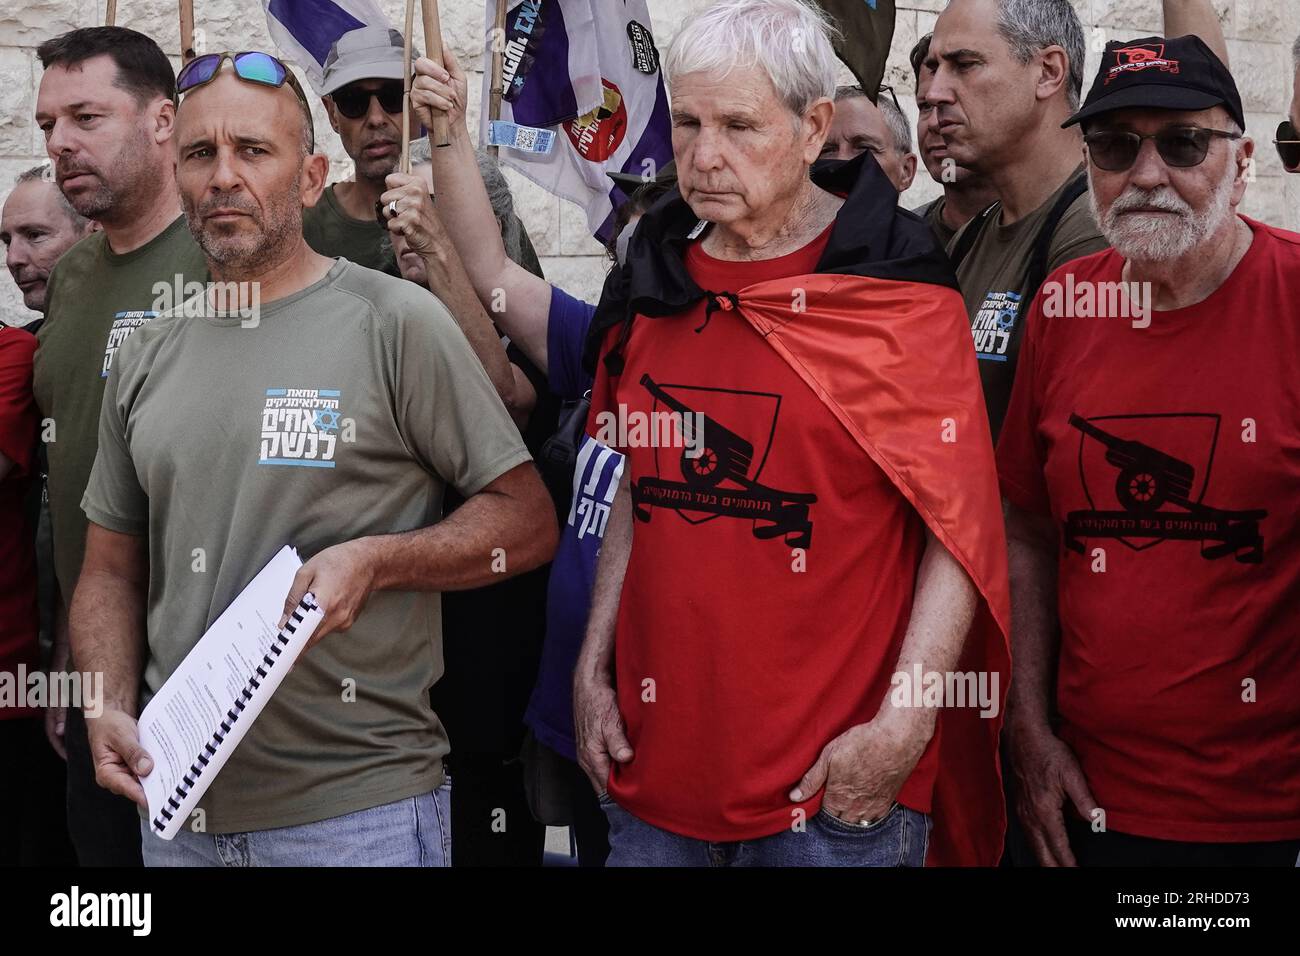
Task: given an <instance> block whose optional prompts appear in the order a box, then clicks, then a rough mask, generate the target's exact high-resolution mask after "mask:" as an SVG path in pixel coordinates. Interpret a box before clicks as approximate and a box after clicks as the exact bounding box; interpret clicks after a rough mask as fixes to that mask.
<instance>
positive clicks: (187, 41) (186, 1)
mask: <svg viewBox="0 0 1300 956" xmlns="http://www.w3.org/2000/svg"><path fill="white" fill-rule="evenodd" d="M192 59H194V0H181V64H182V65H184V64H186V63H188V62H190V60H192Z"/></svg>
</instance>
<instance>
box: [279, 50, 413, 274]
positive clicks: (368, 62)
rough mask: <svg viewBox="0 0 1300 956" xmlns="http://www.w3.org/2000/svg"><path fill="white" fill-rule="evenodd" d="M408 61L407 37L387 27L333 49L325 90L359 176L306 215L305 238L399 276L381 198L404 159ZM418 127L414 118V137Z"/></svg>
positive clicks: (325, 251) (330, 189) (331, 190)
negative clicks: (378, 208) (379, 210)
mask: <svg viewBox="0 0 1300 956" xmlns="http://www.w3.org/2000/svg"><path fill="white" fill-rule="evenodd" d="M403 62H404V61H403V58H402V35H401V34H400V33H398V32H397V31H396V30H390V29H388V28H387V27H378V26H376V27H362V28H361V29H359V30H353V31H351V32H350V33H345V34H343V36H341V37H339V39H338V41H337V42H336V43H335V44H334V45H333V46H332V47H331V48H330V52H329V56H328V57H326V59H325V79H324V85H323V87H322V89H321V92H322V95H323V99H324V103H325V112H326V115H328V116H329V121H330V125H331V126H333V127H334V132H336V133H338V134H339V139H340V140H342V141H343V149H344V151H346V152H347V154H348V156H349V157H350V158H351V159H352V162H353V168H354V175H353V177H352V179H351V180H350V181H348V182H341V183H335V184H334V185H332V186H327V187H326V188H325V192H324V193H323V194H322V195H321V198H320V201H319V202H318V203H316V205H315V206H312V207H310V208H308V209H304V210H303V220H302V231H303V236H304V237H305V238H306V240H307V244H308V245H309V246H311V247H312V249H314V250H315V251H316V252H318V253H320V254H321V255H323V256H342V257H343V258H345V259H350V260H351V261H353V262H355V263H357V264H358V265H363V266H366V267H367V268H370V269H378V270H380V271H381V272H388V273H391V274H393V275H397V274H398V273H397V264H396V261H395V260H394V258H393V250H392V247H391V246H390V245H389V244H388V243H386V242H385V241H384V240H385V238H386V237H387V235H388V231H387V230H386V229H385V228H384V226H383V225H382V224H381V223H380V222H379V220H378V219H377V218H376V214H375V203H376V202H377V201H378V199H379V196H380V194H381V193H383V191H384V190H385V189H386V188H387V187H386V186H385V183H384V179H385V177H387V176H388V175H389V173H392V172H395V171H396V170H397V164H398V161H399V160H400V159H401V153H402V74H403ZM418 133H419V124H418V123H417V122H416V120H415V119H414V117H412V119H411V135H412V136H416V135H418Z"/></svg>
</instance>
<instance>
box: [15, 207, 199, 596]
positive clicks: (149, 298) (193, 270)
mask: <svg viewBox="0 0 1300 956" xmlns="http://www.w3.org/2000/svg"><path fill="white" fill-rule="evenodd" d="M178 276H179V277H180V278H179V279H178V278H177V277H178ZM207 278H208V267H207V264H206V263H205V262H204V260H203V253H202V252H201V251H200V249H199V247H198V245H197V244H196V243H195V242H194V239H193V238H192V237H191V235H190V231H189V228H188V227H187V226H186V224H185V217H184V216H178V217H177V218H176V221H175V222H173V223H172V224H171V225H170V226H168V227H167V228H166V229H164V230H163V231H162V232H161V233H159V234H158V235H157V236H155V237H154V238H153V239H152V240H150V241H149V242H148V243H146V244H145V245H143V246H141V247H140V248H139V249H135V250H133V251H131V252H128V253H126V254H124V255H117V254H115V253H114V252H113V251H112V250H111V249H110V248H109V246H108V240H107V239H106V238H105V236H104V234H103V233H102V232H96V233H93V234H91V235H89V236H87V237H86V238H85V239H83V240H81V242H79V243H77V244H76V245H75V246H73V247H72V248H71V249H69V250H68V251H67V252H66V253H64V255H63V258H62V259H60V260H59V263H58V265H57V266H55V268H54V271H53V272H52V273H51V274H50V281H49V297H48V300H47V301H48V313H47V317H46V320H45V323H44V324H43V325H42V326H41V330H40V333H39V334H38V335H37V342H38V343H39V345H38V348H37V350H36V367H35V371H34V390H35V393H36V402H37V404H38V405H39V406H40V409H41V414H42V415H43V416H44V417H45V418H48V419H51V420H52V421H53V424H54V433H53V435H52V436H51V437H52V438H53V441H49V442H47V443H46V449H47V451H48V454H49V476H50V478H49V493H50V521H51V525H52V529H53V536H54V566H55V574H56V576H57V578H58V582H59V590H60V593H61V595H62V599H63V602H64V607H67V606H68V604H70V603H71V601H72V591H73V588H74V587H75V586H76V583H77V575H78V574H79V573H80V572H81V559H82V555H83V553H84V550H85V546H86V516H85V514H83V513H82V510H81V496H82V494H83V493H84V492H85V490H86V481H87V479H89V478H90V466H91V465H92V464H94V461H95V447H96V444H97V442H98V435H99V406H100V403H101V399H102V398H103V395H104V383H105V382H106V381H107V380H108V372H109V369H110V368H111V367H112V364H113V360H114V356H115V355H116V354H117V350H118V348H119V347H120V346H121V344H122V342H124V341H125V340H126V337H127V336H128V335H130V334H131V333H132V332H134V331H135V330H136V329H137V328H139V327H140V326H141V325H143V324H144V323H145V322H147V321H149V319H150V318H152V317H153V316H154V315H156V314H157V313H158V312H159V311H162V310H164V309H169V308H171V307H172V306H174V305H176V304H177V303H178V302H180V301H182V300H183V299H184V298H185V291H184V289H185V285H186V284H187V283H190V282H206V281H207ZM177 282H179V283H180V291H179V292H178V291H177V288H176V284H177Z"/></svg>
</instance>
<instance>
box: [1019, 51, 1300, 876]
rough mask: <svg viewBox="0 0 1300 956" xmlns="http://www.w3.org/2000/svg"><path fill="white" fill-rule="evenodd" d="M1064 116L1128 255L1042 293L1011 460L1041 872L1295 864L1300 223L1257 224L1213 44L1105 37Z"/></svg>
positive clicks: (1032, 809)
mask: <svg viewBox="0 0 1300 956" xmlns="http://www.w3.org/2000/svg"><path fill="white" fill-rule="evenodd" d="M1068 124H1070V125H1075V124H1079V125H1081V126H1082V127H1083V130H1084V134H1085V135H1084V143H1085V150H1084V152H1085V156H1086V159H1087V170H1088V180H1089V186H1090V189H1091V196H1092V205H1093V209H1094V214H1095V216H1096V220H1097V222H1098V224H1099V225H1100V227H1101V229H1102V231H1103V232H1104V233H1105V236H1106V239H1107V240H1108V241H1109V242H1110V243H1111V245H1112V247H1113V248H1112V249H1111V250H1109V251H1106V252H1102V253H1098V254H1096V255H1092V256H1088V257H1086V258H1082V259H1078V260H1076V261H1075V262H1072V263H1070V264H1069V265H1067V266H1065V267H1064V268H1062V269H1060V270H1058V271H1057V272H1056V273H1054V274H1053V275H1051V276H1049V277H1048V279H1047V282H1046V283H1045V284H1044V286H1043V289H1042V292H1040V294H1039V296H1038V298H1037V299H1036V300H1035V301H1034V303H1033V306H1032V308H1031V311H1030V322H1029V328H1028V333H1027V337H1026V339H1025V344H1024V349H1023V351H1022V353H1021V359H1020V368H1021V371H1020V374H1019V375H1018V376H1017V379H1016V385H1015V391H1014V393H1013V396H1012V399H1011V406H1010V413H1009V414H1008V416H1007V424H1006V427H1005V428H1004V429H1003V432H1002V438H1001V442H1000V444H999V446H998V463H999V470H1000V474H1001V481H1002V488H1003V494H1004V496H1005V497H1006V499H1007V535H1008V538H1009V541H1010V562H1011V583H1012V601H1013V604H1012V607H1013V637H1014V641H1015V647H1016V670H1015V680H1014V682H1013V683H1012V691H1011V702H1010V710H1009V712H1008V729H1009V733H1010V741H1011V745H1012V752H1013V756H1014V760H1013V762H1014V765H1015V769H1016V777H1017V779H1018V782H1019V786H1020V792H1021V796H1020V799H1019V800H1018V807H1019V811H1020V815H1021V819H1022V820H1023V821H1024V823H1025V828H1026V831H1027V833H1028V836H1029V838H1030V840H1031V842H1032V844H1033V845H1034V848H1035V852H1036V854H1037V856H1038V859H1039V860H1040V862H1042V863H1043V864H1044V865H1074V864H1075V863H1078V864H1082V865H1202V866H1204V865H1219V866H1243V865H1276V866H1291V865H1293V864H1294V863H1295V860H1296V856H1297V851H1300V736H1298V735H1297V728H1298V727H1300V698H1297V696H1296V694H1295V693H1294V688H1295V687H1296V686H1297V684H1300V656H1297V654H1296V651H1295V648H1296V641H1295V636H1296V635H1295V595H1296V593H1297V591H1300V515H1298V514H1297V512H1296V509H1295V506H1294V505H1295V495H1296V488H1297V487H1300V456H1297V453H1296V450H1297V448H1300V393H1298V392H1297V390H1296V388H1295V370H1294V363H1295V356H1296V355H1297V354H1300V322H1298V321H1297V312H1296V303H1297V302H1300V235H1297V234H1295V233H1291V232H1285V231H1283V230H1280V229H1275V228H1272V227H1270V226H1266V225H1264V224H1263V223H1259V222H1256V221H1254V220H1251V219H1247V218H1246V217H1244V216H1241V215H1239V214H1238V213H1237V206H1238V204H1239V203H1240V201H1241V198H1242V196H1243V194H1244V193H1245V190H1246V184H1247V182H1248V179H1249V176H1250V170H1251V158H1252V155H1253V153H1254V144H1253V143H1252V142H1251V140H1249V139H1247V138H1245V136H1244V135H1243V131H1244V129H1245V117H1244V114H1243V112H1242V104H1241V98H1240V96H1239V95H1238V92H1237V88H1236V85H1235V83H1234V82H1233V79H1232V75H1231V74H1230V73H1229V72H1228V69H1227V67H1226V66H1224V64H1223V62H1222V61H1221V60H1220V59H1219V58H1218V57H1217V56H1215V54H1214V53H1213V52H1212V51H1211V49H1210V48H1209V47H1208V46H1207V45H1206V44H1205V43H1204V42H1203V41H1202V40H1201V39H1200V38H1198V37H1195V36H1186V37H1175V38H1162V37H1146V38H1142V39H1138V40H1133V41H1129V42H1112V43H1110V44H1108V45H1107V48H1106V52H1105V53H1104V55H1103V57H1102V63H1101V69H1100V72H1099V75H1098V78H1097V80H1096V82H1095V83H1094V85H1093V87H1092V92H1091V93H1090V95H1089V97H1088V100H1087V102H1086V103H1085V104H1084V106H1083V108H1082V109H1081V110H1080V111H1078V112H1077V113H1076V114H1075V115H1074V116H1073V117H1071V118H1070V119H1069V120H1068ZM1062 543H1063V544H1064V547H1061V545H1062ZM1053 661H1057V663H1056V664H1055V673H1053V663H1052V662H1053ZM1053 687H1054V690H1053ZM1063 806H1064V808H1065V809H1064V811H1063V810H1062V807H1063Z"/></svg>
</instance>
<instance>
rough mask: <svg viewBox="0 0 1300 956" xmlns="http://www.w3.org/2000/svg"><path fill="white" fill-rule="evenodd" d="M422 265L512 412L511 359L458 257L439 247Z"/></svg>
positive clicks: (504, 402)
mask: <svg viewBox="0 0 1300 956" xmlns="http://www.w3.org/2000/svg"><path fill="white" fill-rule="evenodd" d="M424 263H425V267H426V268H427V270H428V274H429V289H430V290H431V291H433V292H434V294H436V295H437V296H438V298H440V299H441V300H442V304H443V305H445V306H446V307H447V310H448V311H449V312H451V314H452V317H453V318H454V319H455V320H456V324H457V325H459V326H460V330H461V331H462V332H464V333H465V338H466V339H468V340H469V344H470V348H472V349H473V350H474V354H475V355H477V356H478V360H479V361H480V362H482V363H483V368H484V370H486V371H487V374H488V378H489V379H490V380H491V381H492V387H493V388H495V389H496V391H497V395H498V396H500V398H501V401H502V403H503V404H504V405H505V406H506V408H507V409H511V410H513V409H514V407H515V377H514V373H513V372H512V371H511V368H510V360H509V359H508V358H507V357H506V350H505V347H504V346H503V345H502V344H501V337H500V336H499V335H498V334H497V330H496V327H495V326H493V324H492V320H491V319H490V318H488V315H487V312H485V311H484V309H483V303H482V302H480V301H479V298H478V296H477V295H476V294H475V293H474V288H473V286H472V285H470V281H469V276H468V275H466V273H465V264H464V262H463V261H462V260H461V257H460V255H459V254H458V253H457V252H456V250H455V249H448V248H447V247H446V246H445V245H442V244H439V245H438V246H437V247H436V248H435V250H434V251H433V252H430V253H429V254H427V255H426V256H424Z"/></svg>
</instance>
